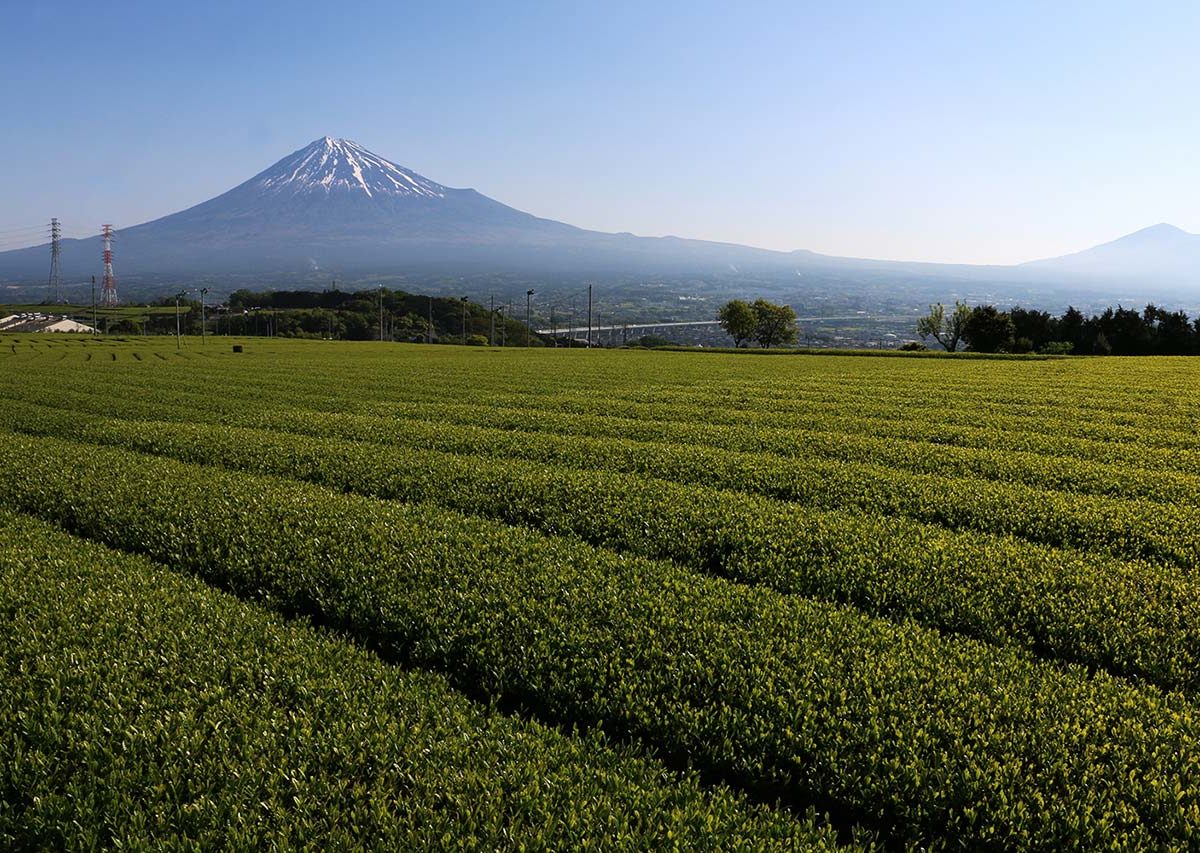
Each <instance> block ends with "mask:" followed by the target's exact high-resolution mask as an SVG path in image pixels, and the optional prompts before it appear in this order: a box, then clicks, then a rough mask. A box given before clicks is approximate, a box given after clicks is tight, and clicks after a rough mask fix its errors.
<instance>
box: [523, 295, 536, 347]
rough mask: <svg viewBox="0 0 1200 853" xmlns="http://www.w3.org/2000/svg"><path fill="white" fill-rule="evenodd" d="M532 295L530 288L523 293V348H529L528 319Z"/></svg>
mask: <svg viewBox="0 0 1200 853" xmlns="http://www.w3.org/2000/svg"><path fill="white" fill-rule="evenodd" d="M534 293H535V291H534V289H533V288H532V287H531V288H530V289H529V290H526V291H525V346H529V329H530V327H529V317H530V309H531V308H532V306H533V294H534Z"/></svg>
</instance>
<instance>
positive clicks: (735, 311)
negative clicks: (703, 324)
mask: <svg viewBox="0 0 1200 853" xmlns="http://www.w3.org/2000/svg"><path fill="white" fill-rule="evenodd" d="M717 319H718V320H720V322H721V328H722V329H724V330H725V331H726V332H727V333H728V334H729V336H730V337H731V338H733V345H734V346H735V347H740V346H741V345H742V344H743V343H744V342H745V341H748V340H750V339H751V338H752V337H754V330H755V327H756V326H757V325H758V315H757V314H756V313H755V311H754V308H753V307H752V306H751V305H750V303H748V302H745V301H743V300H741V299H734V300H732V301H731V302H726V303H725V304H724V305H722V306H721V310H720V311H718V312H717Z"/></svg>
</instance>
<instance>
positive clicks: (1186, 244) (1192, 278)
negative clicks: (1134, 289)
mask: <svg viewBox="0 0 1200 853" xmlns="http://www.w3.org/2000/svg"><path fill="white" fill-rule="evenodd" d="M1022 268H1023V269H1025V270H1028V271H1031V272H1032V271H1036V272H1038V273H1041V274H1043V275H1045V274H1052V275H1055V276H1058V277H1060V278H1062V277H1068V276H1069V277H1073V278H1078V279H1082V280H1089V281H1095V282H1104V283H1108V282H1118V283H1122V284H1125V285H1127V286H1128V285H1137V284H1141V285H1143V286H1146V285H1149V286H1152V287H1159V288H1161V287H1172V288H1184V289H1191V290H1193V291H1194V290H1195V289H1196V288H1197V287H1198V286H1200V235H1197V234H1189V233H1188V232H1186V231H1184V230H1183V229H1181V228H1177V227H1175V226H1174V225H1169V224H1167V223H1165V222H1161V223H1159V224H1158V225H1152V226H1150V227H1149V228H1143V229H1142V230H1141V231H1135V232H1134V233H1132V234H1126V235H1125V236H1124V237H1121V238H1119V239H1116V240H1113V241H1111V242H1108V243H1103V244H1101V245H1099V246H1093V247H1092V248H1090V249H1085V250H1084V251H1082V252H1076V253H1075V254H1072V255H1063V256H1062V257H1057V258H1047V259H1046V260H1041V261H1032V262H1030V263H1028V264H1024V265H1023V266H1022Z"/></svg>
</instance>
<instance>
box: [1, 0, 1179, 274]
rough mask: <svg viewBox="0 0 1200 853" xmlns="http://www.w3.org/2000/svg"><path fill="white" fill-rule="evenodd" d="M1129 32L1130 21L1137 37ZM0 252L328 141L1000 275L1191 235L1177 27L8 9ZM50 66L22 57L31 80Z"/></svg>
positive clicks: (641, 215)
mask: <svg viewBox="0 0 1200 853" xmlns="http://www.w3.org/2000/svg"><path fill="white" fill-rule="evenodd" d="M1151 11H1152V12H1153V13H1152V14H1151V13H1150V12H1151ZM4 20H5V24H6V29H7V30H8V31H9V33H10V39H9V40H8V41H9V44H10V46H9V47H8V48H7V49H6V52H5V53H4V54H2V55H0V73H2V74H4V75H5V76H6V77H7V78H8V79H18V78H20V79H26V80H28V79H30V73H29V72H30V69H35V68H36V69H37V74H36V77H37V80H38V83H37V85H32V84H29V83H26V84H23V85H22V86H19V87H13V91H12V92H11V95H10V99H11V101H14V102H15V103H10V105H9V115H10V117H13V120H11V121H10V122H8V123H7V130H8V132H7V133H6V134H5V143H6V146H5V147H6V151H7V157H6V161H5V162H6V165H5V166H4V167H3V172H2V173H0V177H3V181H4V186H5V193H4V196H3V200H0V251H3V250H5V249H10V248H16V247H18V246H20V245H32V244H36V243H38V242H40V241H39V240H37V239H29V238H30V236H31V235H32V234H33V233H34V232H33V231H31V230H29V229H35V228H36V227H38V226H40V225H42V224H44V223H45V222H47V221H48V220H49V218H50V217H51V216H57V217H59V218H60V219H62V220H63V223H64V227H65V233H66V235H67V236H68V237H85V236H91V235H93V234H95V233H97V232H98V230H99V225H100V223H102V222H112V223H114V224H115V225H116V226H117V228H118V229H120V228H121V227H128V226H131V225H135V224H138V223H141V222H145V221H148V220H152V219H155V218H158V217H160V216H164V215H167V214H170V213H173V212H176V211H178V210H181V209H184V208H186V207H189V206H191V205H194V204H197V203H199V202H202V201H205V200H207V199H208V198H211V197H213V196H215V195H218V194H220V193H222V192H224V191H226V190H228V189H230V188H232V187H233V186H235V185H237V184H239V183H241V182H242V181H244V180H246V179H248V178H249V177H251V176H252V175H254V174H256V173H257V172H259V171H261V170H263V169H265V168H267V167H268V166H269V165H271V164H272V163H274V162H275V161H277V160H279V159H280V158H282V157H284V156H285V155H287V154H288V153H290V152H292V151H294V150H296V149H298V148H300V147H303V146H304V145H306V144H308V143H309V142H310V141H312V140H313V139H314V138H317V137H320V136H324V135H330V136H336V137H346V138H350V139H355V140H357V141H358V142H360V143H361V144H362V145H364V146H365V147H366V148H368V149H370V150H372V151H374V152H375V153H377V154H379V155H381V156H383V157H385V158H387V159H389V160H392V161H394V162H396V163H398V164H400V165H402V166H406V167H408V168H411V169H413V170H415V171H417V172H419V173H421V174H422V175H425V176H426V177H429V178H431V179H432V180H434V181H437V182H440V183H443V184H446V185H449V186H455V187H473V188H475V189H477V190H479V191H480V192H481V193H483V194H485V195H488V196H490V197H492V198H494V199H496V200H498V201H501V202H503V203H505V204H508V205H511V206H513V207H516V208H518V209H521V210H524V211H527V212H529V213H533V214H535V215H537V216H541V217H545V218H550V219H556V220H559V221H563V222H568V223H570V224H572V225H577V226H580V227H584V228H591V229H595V230H600V231H610V232H616V231H631V232H634V233H636V234H641V235H646V236H660V235H666V234H673V235H676V236H681V237H692V238H698V239H705V240H715V241H720V242H731V243H742V244H746V245H751V246H760V247H763V248H770V249H778V250H782V251H790V250H793V249H810V250H812V251H815V252H820V253H823V254H829V255H843V256H851V257H863V258H878V259H896V260H918V261H930V262H945V263H979V264H1011V263H1021V262H1024V261H1030V260H1035V259H1038V258H1045V257H1052V256H1057V255H1063V254H1068V253H1071V252H1075V251H1079V250H1081V249H1085V248H1088V247H1091V246H1094V245H1096V244H1099V243H1104V242H1107V241H1109V240H1112V239H1115V238H1117V237H1120V236H1122V235H1124V234H1127V233H1130V232H1133V231H1137V230H1140V229H1142V228H1145V227H1147V226H1151V225H1154V224H1156V223H1159V222H1170V223H1172V224H1174V225H1177V226H1179V227H1181V228H1183V229H1184V230H1186V231H1189V232H1196V231H1200V216H1197V214H1196V213H1195V212H1194V203H1193V201H1192V200H1193V199H1194V198H1195V197H1196V196H1197V190H1198V189H1200V164H1197V163H1196V162H1195V158H1194V156H1193V155H1192V152H1191V150H1190V140H1191V139H1193V138H1195V129H1196V128H1195V126H1196V124H1197V121H1198V120H1197V118H1196V117H1195V116H1194V115H1193V114H1192V112H1191V111H1189V110H1187V109H1186V105H1187V104H1188V103H1190V95H1191V93H1192V92H1193V91H1194V90H1195V87H1196V83H1197V82H1198V81H1197V77H1200V70H1198V69H1197V68H1196V67H1195V63H1194V62H1193V61H1192V57H1191V52H1192V44H1193V43H1194V41H1195V38H1196V36H1197V35H1200V26H1197V24H1200V10H1197V9H1194V8H1191V7H1186V6H1181V5H1179V6H1177V5H1167V4H1161V5H1159V6H1156V7H1153V9H1152V10H1151V9H1148V7H1146V6H1141V7H1138V9H1136V10H1135V9H1131V8H1125V7H1124V6H1122V5H1120V4H1092V5H1087V6H1084V5H1082V4H1074V5H1070V4H1062V5H1059V6H1056V7H1055V8H1053V9H1049V10H1047V9H1045V8H1042V7H1041V6H1039V5H1036V4H1032V3H1019V4H1014V5H1010V6H1007V7H1005V8H1003V9H996V8H991V7H990V6H989V5H986V4H968V5H966V6H963V5H959V6H956V7H955V8H954V9H947V8H943V7H942V4H933V3H906V4H887V5H886V6H880V7H879V8H875V9H872V10H863V9H858V10H852V9H846V8H841V7H839V8H837V9H824V8H821V9H809V10H804V9H796V8H794V6H793V4H783V3H769V4H761V5H756V6H755V7H754V9H753V10H738V11H736V12H729V11H726V10H724V9H722V7H720V6H719V5H717V4H711V3H702V4H696V3H688V4H657V5H655V7H654V8H652V9H647V8H642V7H639V6H635V5H631V4H590V5H587V6H573V7H571V8H544V7H541V8H538V7H534V6H532V5H529V6H509V7H506V8H505V9H503V10H499V9H494V8H492V7H490V6H486V5H483V6H476V5H472V4H449V5H445V6H442V7H439V9H438V10H437V11H429V10H416V11H408V12H401V11H398V10H396V9H395V8H393V7H392V6H391V5H388V4H382V3H365V4H357V5H355V6H354V7H346V8H344V9H343V10H342V13H341V14H339V15H338V16H334V17H330V16H329V15H328V7H327V6H320V7H318V6H316V5H314V4H279V3H267V4H261V5H256V6H254V7H253V8H249V9H245V8H241V7H238V6H235V5H233V4H214V5H210V6H205V7H203V8H193V9H188V10H184V11H178V10H175V9H164V8H161V7H159V6H156V5H153V4H143V3H133V4H124V5H122V6H121V7H114V8H112V9H111V10H106V11H105V13H104V14H103V15H98V14H91V13H89V14H83V13H78V12H70V13H68V12H63V11H61V10H58V9H51V8H45V7H34V6H31V7H28V8H21V9H13V10H8V11H7V12H6V13H5V18H4ZM48 51H49V53H48Z"/></svg>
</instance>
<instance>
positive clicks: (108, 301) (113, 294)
mask: <svg viewBox="0 0 1200 853" xmlns="http://www.w3.org/2000/svg"><path fill="white" fill-rule="evenodd" d="M101 229H102V230H101V232H100V234H101V236H102V237H104V288H103V289H102V290H101V291H100V304H101V305H105V306H108V307H110V308H112V307H115V306H116V304H117V278H116V276H114V275H113V266H112V259H113V250H112V226H111V225H104V226H101Z"/></svg>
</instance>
